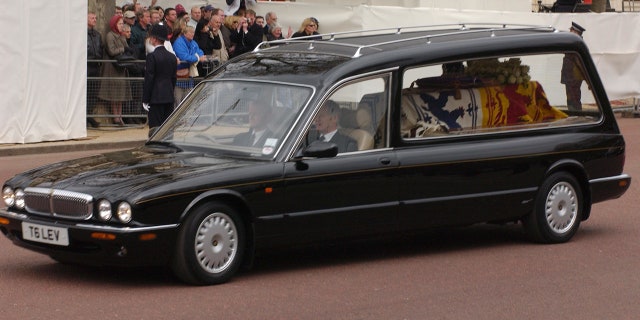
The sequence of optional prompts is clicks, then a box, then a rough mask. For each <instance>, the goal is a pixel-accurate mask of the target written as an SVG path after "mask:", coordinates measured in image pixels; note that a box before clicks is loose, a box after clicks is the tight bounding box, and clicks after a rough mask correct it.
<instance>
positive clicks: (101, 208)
mask: <svg viewBox="0 0 640 320" xmlns="http://www.w3.org/2000/svg"><path fill="white" fill-rule="evenodd" d="M98 217H100V219H102V220H104V221H107V220H109V219H111V202H109V201H107V200H104V199H103V200H100V202H98Z"/></svg>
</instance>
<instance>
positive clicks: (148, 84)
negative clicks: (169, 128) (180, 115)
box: [142, 24, 178, 136]
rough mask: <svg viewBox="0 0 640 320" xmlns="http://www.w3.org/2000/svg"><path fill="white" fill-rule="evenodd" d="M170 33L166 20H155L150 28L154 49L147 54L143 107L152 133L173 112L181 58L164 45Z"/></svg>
mask: <svg viewBox="0 0 640 320" xmlns="http://www.w3.org/2000/svg"><path fill="white" fill-rule="evenodd" d="M167 34H168V29H167V27H166V26H165V25H163V24H155V25H153V26H152V27H151V30H150V31H149V40H150V41H151V44H152V45H153V47H154V50H153V52H151V53H149V54H147V58H146V64H145V72H144V84H143V90H142V107H143V108H144V109H145V110H146V111H148V112H149V113H148V114H147V118H148V120H149V121H148V122H149V136H151V134H152V133H153V132H154V131H155V129H156V128H157V127H159V126H160V125H161V124H162V123H163V122H164V121H165V120H167V118H169V115H170V114H171V112H173V105H174V100H175V98H174V95H173V90H174V88H175V86H176V80H177V79H176V69H177V67H178V61H177V60H176V56H175V55H173V54H172V53H171V52H169V51H167V49H166V48H165V47H164V42H165V41H166V40H167Z"/></svg>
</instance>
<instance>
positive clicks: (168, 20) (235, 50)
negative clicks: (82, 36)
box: [87, 0, 319, 127]
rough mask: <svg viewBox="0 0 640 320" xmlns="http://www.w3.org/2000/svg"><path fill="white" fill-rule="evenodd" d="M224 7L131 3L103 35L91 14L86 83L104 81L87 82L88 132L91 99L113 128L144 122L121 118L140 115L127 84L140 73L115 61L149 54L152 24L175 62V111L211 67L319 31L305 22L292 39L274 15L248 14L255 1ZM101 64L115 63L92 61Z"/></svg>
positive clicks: (134, 90)
mask: <svg viewBox="0 0 640 320" xmlns="http://www.w3.org/2000/svg"><path fill="white" fill-rule="evenodd" d="M226 3H227V7H226V8H214V7H213V6H211V5H205V6H193V7H191V8H190V11H187V10H186V9H185V8H184V6H183V5H182V4H179V3H178V4H176V5H175V6H174V7H165V8H163V7H161V6H157V5H155V4H156V0H153V1H152V3H151V6H149V7H148V8H147V7H143V6H142V5H140V4H139V3H137V1H134V2H133V3H131V4H126V5H124V6H122V7H116V8H115V14H114V16H113V17H111V18H110V19H109V21H108V23H109V31H108V32H107V33H106V34H103V35H101V34H100V33H98V32H97V31H96V30H95V26H96V23H97V22H96V14H95V13H93V12H89V13H88V19H87V20H88V40H89V42H88V46H87V53H88V60H89V61H88V63H87V68H88V70H89V71H90V72H89V77H99V76H101V77H103V78H105V79H102V80H101V81H100V83H99V85H97V84H96V83H95V79H92V80H88V91H87V92H88V94H87V114H88V115H89V117H88V118H87V123H88V124H89V125H91V126H92V127H98V126H99V125H100V123H99V122H97V121H95V119H93V118H92V117H90V116H91V115H92V113H93V112H94V109H95V102H96V99H100V100H103V101H104V102H105V103H106V104H108V106H109V107H110V108H109V111H110V112H111V114H110V116H111V122H112V124H115V125H125V123H139V122H144V119H142V120H141V119H138V118H131V119H129V118H126V117H124V118H123V117H122V113H123V107H125V109H127V110H129V112H132V111H133V113H134V114H140V113H142V107H140V106H137V105H132V103H134V102H133V101H135V100H137V99H139V98H140V96H141V88H140V85H139V84H138V85H134V84H133V82H131V81H128V80H127V79H126V78H127V77H142V76H143V75H144V70H139V68H133V67H119V66H120V65H122V64H121V63H116V62H115V61H122V60H125V59H126V60H145V58H146V56H147V55H148V54H149V53H151V52H153V50H154V46H153V45H152V44H151V43H150V40H149V32H150V30H151V28H152V27H153V26H154V25H156V24H162V25H164V26H166V28H167V30H168V34H167V41H165V42H164V47H165V48H166V49H167V50H168V51H169V52H171V53H173V54H174V55H175V57H176V59H177V61H178V70H177V74H176V76H177V77H178V83H177V85H176V88H175V91H174V95H175V104H176V105H177V104H179V103H180V101H182V99H183V98H184V97H185V96H186V94H187V93H188V92H189V90H190V89H191V88H192V87H193V85H194V80H193V78H194V77H198V76H205V75H206V74H208V73H209V72H210V71H212V70H213V68H214V67H215V65H217V64H220V63H224V62H226V61H227V60H228V59H230V58H233V57H235V56H238V55H241V54H243V53H246V52H250V51H252V50H254V49H255V48H256V46H258V44H260V43H261V42H263V41H273V40H281V39H288V38H296V37H309V38H310V39H315V38H316V37H317V35H318V31H317V30H318V27H319V25H318V20H317V19H315V18H312V17H309V18H305V19H304V20H303V21H302V23H301V25H300V29H299V30H297V31H296V32H295V33H294V32H293V30H292V28H291V27H289V28H288V30H287V32H286V33H285V32H284V31H283V28H282V26H281V25H280V24H278V16H277V14H276V13H275V12H267V13H266V14H265V15H264V16H260V15H258V14H257V13H256V12H255V11H254V10H253V9H251V6H252V5H254V4H255V0H226ZM247 4H248V5H249V6H247ZM314 36H315V37H314ZM102 59H105V60H113V61H114V62H107V63H96V62H93V61H91V60H102ZM129 65H130V66H133V65H134V64H129ZM141 65H144V64H141ZM90 100H91V101H90Z"/></svg>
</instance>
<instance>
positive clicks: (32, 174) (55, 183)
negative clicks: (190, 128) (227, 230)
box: [9, 147, 256, 197]
mask: <svg viewBox="0 0 640 320" xmlns="http://www.w3.org/2000/svg"><path fill="white" fill-rule="evenodd" d="M251 164H254V165H255V164H256V161H250V160H239V159H235V158H223V157H214V156H209V155H206V154H203V153H196V152H178V153H166V152H154V150H153V149H148V148H144V147H143V148H137V149H131V150H124V151H118V152H111V153H104V154H100V155H96V156H92V157H87V158H80V159H76V160H70V161H65V162H59V163H54V164H49V165H45V166H42V167H39V168H37V169H33V170H30V171H27V172H24V173H22V174H19V175H16V176H15V177H13V178H12V179H11V180H9V183H10V184H11V185H12V186H14V187H22V188H26V187H41V188H54V189H64V190H70V191H77V192H82V193H87V194H92V195H94V196H100V195H101V194H103V193H107V194H109V195H111V196H114V197H123V196H126V194H129V195H130V194H133V193H138V192H140V191H142V190H146V191H151V189H153V188H156V187H159V186H163V187H166V185H167V184H170V183H177V182H179V181H185V180H189V179H193V178H198V177H202V176H205V175H207V176H208V175H210V174H213V173H215V172H219V171H223V170H229V169H233V168H241V167H245V166H247V165H251Z"/></svg>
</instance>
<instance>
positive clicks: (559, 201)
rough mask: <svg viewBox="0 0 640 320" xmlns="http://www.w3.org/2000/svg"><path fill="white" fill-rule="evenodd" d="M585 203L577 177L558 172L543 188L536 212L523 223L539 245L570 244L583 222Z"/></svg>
mask: <svg viewBox="0 0 640 320" xmlns="http://www.w3.org/2000/svg"><path fill="white" fill-rule="evenodd" d="M583 201H584V196H583V194H582V189H581V188H580V184H579V183H578V181H577V180H576V178H574V177H573V176H572V175H570V174H568V173H566V172H558V173H554V174H552V175H551V176H550V177H548V178H547V179H546V180H545V181H544V183H543V184H542V186H541V187H540V189H539V192H538V194H537V196H536V199H535V204H534V208H533V212H531V213H530V214H529V215H527V216H526V217H525V219H524V220H523V223H524V227H525V230H526V231H527V233H528V234H529V236H530V237H531V239H532V240H533V241H535V242H540V243H563V242H567V241H569V240H570V239H571V238H572V237H573V236H574V235H575V234H576V232H577V231H578V227H579V226H580V221H582V215H583V211H584V207H585V206H584V203H583Z"/></svg>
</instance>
